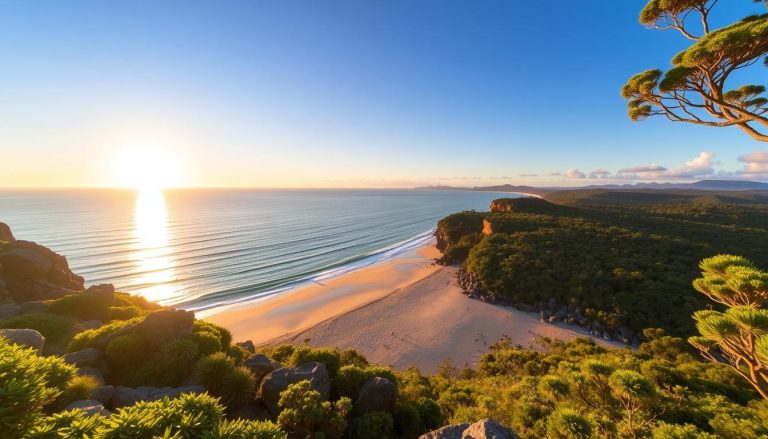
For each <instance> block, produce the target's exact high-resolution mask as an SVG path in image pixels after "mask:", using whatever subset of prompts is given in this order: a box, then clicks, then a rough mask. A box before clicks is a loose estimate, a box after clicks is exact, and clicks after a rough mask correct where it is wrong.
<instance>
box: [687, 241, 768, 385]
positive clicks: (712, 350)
mask: <svg viewBox="0 0 768 439" xmlns="http://www.w3.org/2000/svg"><path fill="white" fill-rule="evenodd" d="M700 267H701V270H702V277H700V278H699V279H696V280H695V281H694V282H693V286H694V288H696V290H697V291H699V292H700V293H702V294H704V295H706V296H707V297H709V298H710V299H712V300H714V301H715V302H717V303H720V304H722V305H724V306H725V307H726V310H725V312H718V311H712V310H704V311H697V312H696V313H694V315H693V318H694V320H696V329H698V331H699V333H700V334H701V335H700V336H696V337H691V338H689V339H688V341H689V342H690V343H691V344H692V345H693V346H695V347H696V348H697V349H699V350H700V351H701V353H702V355H704V357H706V358H707V359H709V360H711V361H714V362H720V363H726V364H728V365H729V366H730V367H731V368H732V369H733V370H735V371H736V372H737V373H738V374H739V375H741V376H742V377H743V378H744V379H745V380H747V381H749V383H750V384H752V386H753V387H754V388H755V390H757V391H758V392H759V393H760V395H761V396H762V397H763V398H765V399H768V310H766V309H764V307H765V305H766V304H768V273H766V272H763V271H760V270H758V269H757V268H755V266H754V265H753V264H752V263H751V262H750V261H748V260H746V259H744V258H742V257H739V256H732V255H719V256H715V257H712V258H707V259H704V260H703V261H701V264H700Z"/></svg>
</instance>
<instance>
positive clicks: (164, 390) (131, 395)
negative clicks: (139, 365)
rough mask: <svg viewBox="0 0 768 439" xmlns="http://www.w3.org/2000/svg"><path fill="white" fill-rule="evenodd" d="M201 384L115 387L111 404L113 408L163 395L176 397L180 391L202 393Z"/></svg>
mask: <svg viewBox="0 0 768 439" xmlns="http://www.w3.org/2000/svg"><path fill="white" fill-rule="evenodd" d="M203 392H205V388H204V387H203V386H184V387H147V386H142V387H136V388H133V387H123V386H117V387H115V392H114V394H113V395H112V405H113V406H114V407H115V408H119V407H125V406H127V405H133V404H135V403H136V402H138V401H156V400H158V399H162V398H164V397H168V398H176V397H178V396H179V395H181V394H182V393H203Z"/></svg>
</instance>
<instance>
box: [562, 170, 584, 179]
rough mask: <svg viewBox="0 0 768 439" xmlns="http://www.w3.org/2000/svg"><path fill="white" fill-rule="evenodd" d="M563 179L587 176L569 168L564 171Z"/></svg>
mask: <svg viewBox="0 0 768 439" xmlns="http://www.w3.org/2000/svg"><path fill="white" fill-rule="evenodd" d="M563 175H565V178H587V174H585V173H583V172H581V171H579V170H578V169H576V168H571V169H569V170H567V171H565V174H563Z"/></svg>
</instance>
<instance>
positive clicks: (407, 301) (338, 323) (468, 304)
mask: <svg viewBox="0 0 768 439" xmlns="http://www.w3.org/2000/svg"><path fill="white" fill-rule="evenodd" d="M438 255H439V252H438V251H437V249H436V248H435V247H434V245H430V246H427V247H423V248H420V249H416V250H411V251H409V252H408V253H406V254H404V255H401V256H399V257H396V258H394V259H392V260H389V261H385V262H380V263H377V264H374V265H372V266H370V267H366V268H363V269H360V270H357V271H354V272H352V273H348V274H345V275H342V276H339V277H337V278H333V279H329V280H327V281H326V282H324V283H323V284H322V285H319V284H315V285H311V286H306V287H301V288H298V289H296V290H294V291H290V292H287V293H283V294H281V295H278V296H276V297H274V298H272V299H267V300H263V301H261V302H256V303H252V304H243V305H240V306H238V307H237V308H235V309H227V310H224V311H222V312H219V313H216V314H213V315H210V316H207V317H205V319H206V320H208V321H211V322H214V323H217V324H220V325H222V326H225V327H227V328H229V329H230V330H231V331H232V334H233V336H234V338H235V340H252V341H253V342H254V343H255V344H256V345H277V344H282V343H307V344H309V345H311V346H334V347H338V348H340V349H355V350H357V351H359V352H360V353H362V354H363V355H365V356H366V357H367V358H368V359H369V361H371V362H373V363H377V364H386V365H391V366H393V367H394V368H396V369H404V368H407V367H409V366H417V367H418V368H419V369H421V370H422V371H424V372H434V371H435V369H436V368H437V366H438V365H439V364H440V363H441V362H443V361H444V360H446V359H448V360H450V361H451V362H452V363H453V365H454V366H456V367H465V366H473V365H475V364H476V363H477V360H478V359H479V358H480V356H481V355H482V354H483V353H485V352H486V351H487V350H488V346H490V345H491V344H493V343H495V342H497V341H499V340H501V339H502V338H508V339H509V340H510V341H511V342H512V343H515V344H519V345H522V346H524V347H527V348H531V349H536V348H537V347H538V346H536V344H535V339H536V337H537V336H547V337H552V338H558V339H563V340H568V339H571V338H574V337H577V336H589V335H588V334H587V333H586V332H585V331H583V330H582V329H581V328H578V327H572V326H567V325H564V324H563V325H552V324H546V323H542V322H541V321H540V320H539V318H538V315H537V314H534V313H526V312H523V311H520V310H516V309H514V308H510V307H503V306H498V305H491V304H488V303H485V302H482V301H479V300H473V299H469V298H467V297H466V296H465V295H463V294H461V289H460V288H459V287H458V285H457V284H456V281H455V273H456V270H457V268H455V267H442V266H439V265H435V264H434V258H435V257H436V256H438ZM598 341H599V342H600V343H606V342H605V341H604V340H601V339H598Z"/></svg>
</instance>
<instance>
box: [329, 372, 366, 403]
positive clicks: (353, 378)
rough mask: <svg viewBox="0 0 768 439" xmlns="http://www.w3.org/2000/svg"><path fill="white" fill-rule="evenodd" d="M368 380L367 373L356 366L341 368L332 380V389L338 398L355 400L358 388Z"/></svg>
mask: <svg viewBox="0 0 768 439" xmlns="http://www.w3.org/2000/svg"><path fill="white" fill-rule="evenodd" d="M366 380H368V373H367V372H366V371H365V370H364V369H361V368H360V367H357V366H342V367H341V369H339V373H338V374H337V375H336V378H334V380H333V388H334V389H335V391H336V394H337V395H338V396H347V397H349V398H352V399H354V398H357V392H358V391H359V390H360V387H361V386H362V385H363V383H365V381H366Z"/></svg>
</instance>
